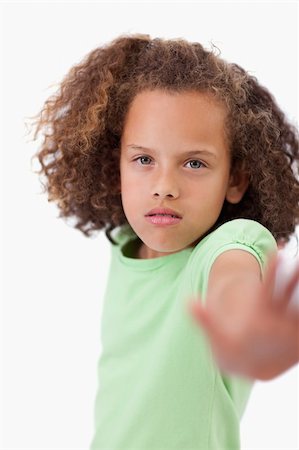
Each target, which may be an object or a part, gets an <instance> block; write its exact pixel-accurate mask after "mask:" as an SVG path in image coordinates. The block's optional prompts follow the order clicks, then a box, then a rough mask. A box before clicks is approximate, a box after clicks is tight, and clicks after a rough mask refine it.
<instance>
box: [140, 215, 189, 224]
mask: <svg viewBox="0 0 299 450" xmlns="http://www.w3.org/2000/svg"><path fill="white" fill-rule="evenodd" d="M145 218H146V220H147V222H149V223H151V224H152V225H157V226H168V225H176V224H178V223H180V221H181V220H182V219H181V218H180V217H176V216H173V215H171V214H151V215H147V216H145Z"/></svg>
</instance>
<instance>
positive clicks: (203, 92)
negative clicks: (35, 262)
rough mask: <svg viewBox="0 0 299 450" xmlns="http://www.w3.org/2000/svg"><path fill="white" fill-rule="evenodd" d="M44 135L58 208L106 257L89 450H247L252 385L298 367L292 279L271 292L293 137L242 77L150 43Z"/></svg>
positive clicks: (109, 56)
mask: <svg viewBox="0 0 299 450" xmlns="http://www.w3.org/2000/svg"><path fill="white" fill-rule="evenodd" d="M44 127H46V128H47V129H45V133H44V134H45V138H44V142H43V144H42V147H41V149H40V150H39V152H38V153H37V154H36V156H37V157H38V160H39V162H40V164H41V166H42V168H41V170H40V172H39V173H43V174H44V176H45V181H46V186H45V188H46V190H47V192H48V196H49V197H48V198H49V200H50V201H56V202H57V204H58V206H59V208H60V211H61V212H60V217H74V218H76V219H77V223H76V224H75V227H76V228H78V229H79V230H80V231H82V233H84V234H85V235H86V236H90V235H91V233H92V231H96V230H101V229H105V234H106V236H107V238H108V239H109V241H110V242H111V263H110V271H109V277H108V281H107V286H106V292H105V298H104V307H103V314H102V324H101V339H102V354H101V357H100V359H99V366H98V375H99V389H98V392H97V396H96V401H95V433H94V436H93V438H92V442H91V445H90V450H100V449H105V450H108V449H109V450H154V449H161V450H162V449H163V450H167V449H180V450H191V449H201V450H208V449H211V450H215V449H221V450H222V449H229V450H231V449H239V448H240V437H239V422H240V419H241V417H242V414H243V412H244V409H245V406H246V403H247V401H248V398H249V395H250V391H251V389H252V386H253V382H254V380H255V379H263V380H267V379H271V378H273V377H274V376H277V375H278V374H280V373H282V372H283V371H284V370H286V369H288V368H289V367H291V366H292V365H294V364H295V363H296V362H297V361H298V346H297V339H298V314H297V313H295V312H294V311H292V310H290V309H289V307H288V305H289V303H290V299H291V297H292V295H293V293H294V289H295V287H296V285H297V283H298V279H299V268H298V269H296V270H294V274H293V275H292V276H291V277H290V280H289V281H288V282H287V283H286V286H285V288H284V289H283V290H282V291H281V292H280V293H279V294H278V293H277V292H276V291H275V290H274V281H275V273H276V269H277V265H278V261H279V259H278V258H277V244H279V245H281V244H284V243H286V242H288V241H289V239H290V237H291V235H292V234H293V233H294V231H295V227H296V225H297V224H298V223H299V205H298V198H299V182H298V178H297V176H296V175H298V161H299V151H298V139H297V131H296V129H295V128H294V126H292V125H291V124H290V123H289V122H288V121H287V119H286V117H285V115H284V114H283V112H282V111H281V110H280V109H279V107H278V106H277V104H276V102H275V100H274V98H273V96H271V94H270V93H269V92H268V90H267V89H266V88H264V87H262V86H261V85H260V84H259V83H258V81H257V79H256V78H254V77H253V76H250V75H249V74H248V73H247V72H246V71H245V70H243V69H242V68H241V67H239V66H238V65H236V64H230V63H228V62H226V61H224V60H223V59H221V58H220V57H219V56H217V55H215V54H214V53H213V51H207V50H205V49H204V48H203V47H202V45H201V44H199V43H190V42H187V41H185V40H183V39H177V40H166V39H160V38H155V39H151V38H150V36H149V35H146V34H145V35H143V34H135V35H122V36H119V37H118V38H116V39H115V40H113V41H112V42H111V43H109V44H107V45H104V46H102V47H100V48H96V49H95V50H93V51H91V52H90V53H89V54H88V55H87V56H86V58H85V59H84V60H83V62H81V63H80V64H78V65H77V66H75V67H73V68H72V69H71V70H70V72H69V73H68V75H67V76H66V78H65V79H64V80H63V81H62V83H61V90H60V92H58V94H57V95H55V96H53V97H51V98H50V99H49V100H47V101H46V103H45V106H44V108H43V110H42V111H41V113H40V117H39V120H38V122H37V129H36V133H35V137H34V138H36V136H37V133H38V132H39V131H40V130H41V129H43V128H44ZM192 299H196V301H195V302H194V301H192V302H191V300H192Z"/></svg>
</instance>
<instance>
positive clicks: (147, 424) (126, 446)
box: [90, 219, 277, 450]
mask: <svg viewBox="0 0 299 450" xmlns="http://www.w3.org/2000/svg"><path fill="white" fill-rule="evenodd" d="M127 229H128V228H127ZM134 236H135V238H134ZM114 239H115V240H116V241H117V242H118V243H119V244H120V245H111V249H112V253H111V262H110V268H109V276H108V281H107V286H106V291H105V296H104V304H103V311H102V324H101V340H102V351H101V356H100V358H99V363H98V376H99V385H98V392H97V396H96V400H95V432H94V436H93V439H92V443H91V447H90V450H174V449H177V450H236V449H240V435H239V423H240V418H241V416H242V414H243V412H244V409H245V406H246V403H247V401H248V398H249V395H250V391H251V388H252V386H253V383H252V382H251V381H250V380H247V379H245V378H240V377H236V376H228V375H224V374H223V373H221V372H220V371H219V369H218V367H217V366H216V364H215V362H214V360H213V357H212V353H211V350H210V347H209V344H208V341H207V339H206V338H205V336H204V333H203V332H202V331H201V329H200V328H199V325H198V324H197V323H196V322H195V321H194V319H193V318H192V316H191V315H190V312H189V311H188V309H187V301H189V299H190V297H193V296H195V295H196V294H197V293H199V295H201V297H202V298H203V301H204V299H205V295H206V290H207V284H208V276H209V271H210V269H211V266H212V264H213V262H214V260H215V259H216V257H217V256H218V255H219V254H220V253H222V252H224V251H226V250H229V249H232V248H234V249H242V250H245V251H247V252H249V253H251V254H252V255H254V256H255V257H256V258H257V260H258V262H259V264H260V267H261V270H262V273H264V267H265V263H266V262H267V255H268V252H269V251H271V250H275V249H277V245H276V241H275V239H274V237H273V235H272V234H271V233H270V232H269V230H267V229H266V228H265V227H264V226H262V225H261V224H259V223H258V222H256V221H253V220H249V219H235V220H231V221H229V222H226V223H225V224H223V225H221V226H220V227H218V228H217V229H216V230H215V231H213V232H211V233H210V234H208V235H207V236H205V237H204V238H203V239H202V240H201V241H200V242H199V243H198V244H197V245H196V246H195V247H194V248H192V247H190V248H187V249H184V250H181V251H180V252H177V253H173V254H170V255H166V256H162V257H158V258H152V259H138V258H134V257H133V256H132V255H133V254H134V253H133V250H134V248H135V247H136V243H137V242H138V240H137V241H136V235H134V233H133V232H132V230H131V233H130V232H129V233H125V232H124V229H121V228H120V232H119V233H118V235H116V236H115V237H114ZM130 255H131V256H130ZM240 301H242V299H240Z"/></svg>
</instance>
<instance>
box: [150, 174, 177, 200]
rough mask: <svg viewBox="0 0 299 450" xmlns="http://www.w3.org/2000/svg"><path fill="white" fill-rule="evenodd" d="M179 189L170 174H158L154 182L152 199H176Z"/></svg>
mask: <svg viewBox="0 0 299 450" xmlns="http://www.w3.org/2000/svg"><path fill="white" fill-rule="evenodd" d="M178 195H179V188H178V183H177V181H176V180H175V176H174V175H172V174H164V175H163V174H160V175H159V176H158V177H157V178H156V180H155V181H154V186H153V196H154V197H174V198H176V197H178Z"/></svg>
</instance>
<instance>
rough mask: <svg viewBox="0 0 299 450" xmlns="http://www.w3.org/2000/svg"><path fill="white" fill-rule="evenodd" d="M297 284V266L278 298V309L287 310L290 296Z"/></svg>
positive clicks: (298, 272)
mask: <svg viewBox="0 0 299 450" xmlns="http://www.w3.org/2000/svg"><path fill="white" fill-rule="evenodd" d="M298 283H299V265H297V267H296V269H295V270H294V272H293V274H292V276H291V278H290V280H289V282H288V283H287V285H286V287H285V289H284V290H283V291H282V293H281V296H280V297H279V298H278V306H279V308H280V309H285V308H287V306H288V304H289V302H290V300H291V298H292V295H293V293H294V291H295V289H296V288H297V286H298Z"/></svg>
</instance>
